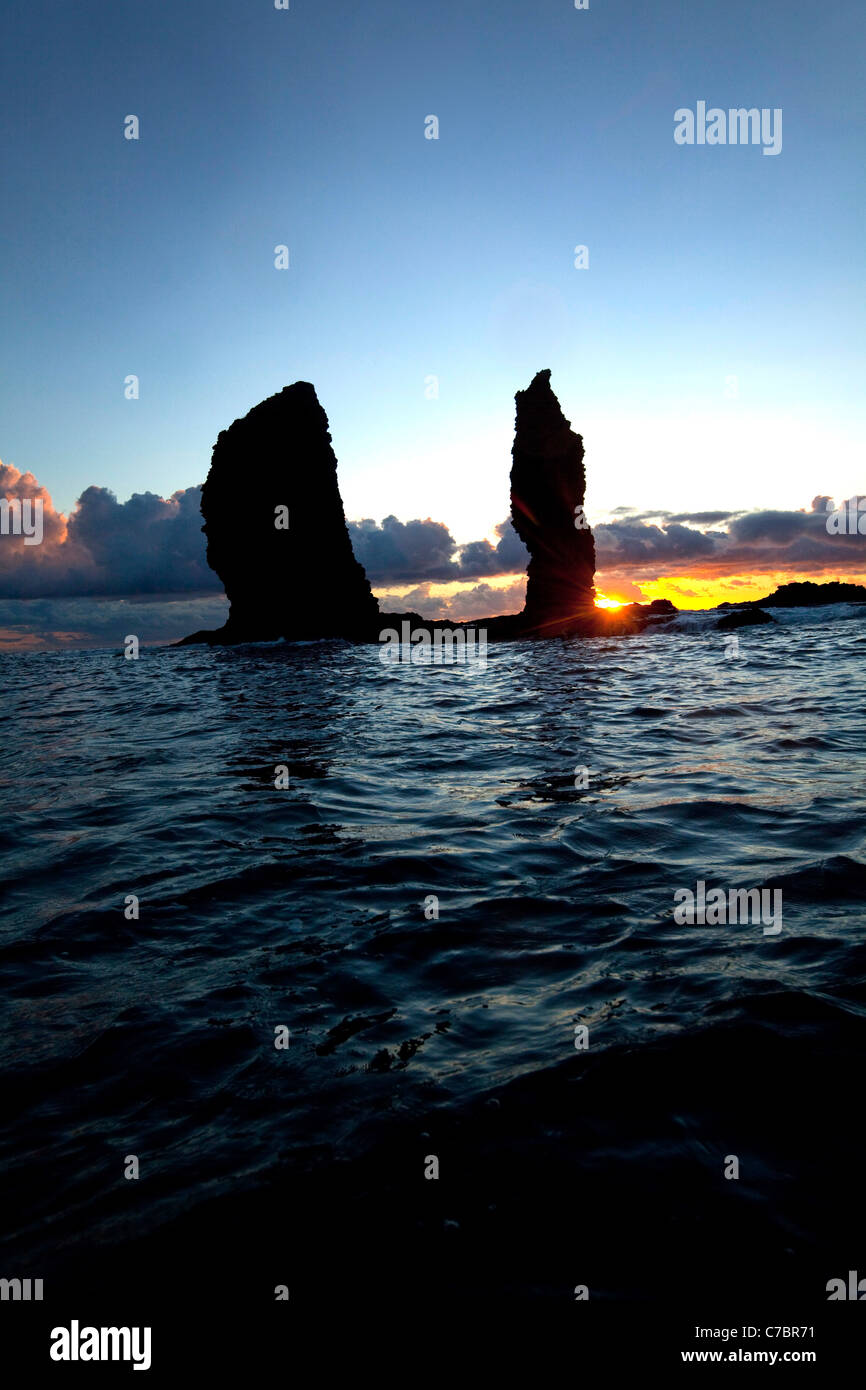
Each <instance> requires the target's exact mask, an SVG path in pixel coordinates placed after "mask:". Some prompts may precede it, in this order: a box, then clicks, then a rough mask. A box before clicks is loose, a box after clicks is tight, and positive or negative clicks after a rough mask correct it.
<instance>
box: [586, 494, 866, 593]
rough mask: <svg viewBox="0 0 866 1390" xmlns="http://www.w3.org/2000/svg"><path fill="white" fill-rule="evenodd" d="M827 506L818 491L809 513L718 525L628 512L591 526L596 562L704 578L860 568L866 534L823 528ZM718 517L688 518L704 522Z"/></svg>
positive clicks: (735, 518) (770, 514) (750, 516)
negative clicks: (652, 518) (687, 523)
mask: <svg viewBox="0 0 866 1390" xmlns="http://www.w3.org/2000/svg"><path fill="white" fill-rule="evenodd" d="M828 504H829V506H828ZM841 505H842V504H841V503H840V506H841ZM832 506H833V503H832V499H830V498H829V497H826V496H824V495H823V494H822V495H820V496H818V497H815V498H814V499H813V501H812V507H811V509H810V510H809V511H805V510H803V511H781V510H772V509H770V510H766V511H759V512H729V513H727V514H724V515H726V517H727V529H726V530H723V531H722V530H697V529H695V528H694V527H691V526H684V525H682V524H680V522H678V521H676V520H674V516H675V514H674V513H670V514H668V519H667V520H665V521H663V522H662V524H661V525H659V524H658V518H659V516H660V514H659V513H655V514H654V516H655V521H654V522H653V523H652V524H650V523H649V522H646V521H643V520H641V519H640V518H639V517H637V516H629V517H628V518H627V519H625V520H622V521H620V520H617V521H611V522H609V523H607V524H605V525H601V526H597V527H595V528H594V534H595V545H596V553H597V556H598V567H599V569H600V570H601V569H605V570H610V571H613V570H616V572H617V574H626V573H627V574H630V575H631V576H632V578H635V579H642V580H651V579H657V578H658V577H659V575H661V574H676V573H678V572H679V573H683V572H686V571H690V572H692V573H694V574H695V576H696V577H697V576H701V577H704V578H711V577H713V578H714V577H718V576H720V575H724V574H736V573H752V574H755V573H772V572H779V571H797V572H804V571H805V572H809V573H814V574H824V573H827V572H839V573H843V572H845V571H851V572H858V573H859V572H862V571H864V570H866V535H860V534H859V533H856V532H855V533H854V534H850V535H849V534H845V533H842V534H835V533H832V532H828V530H827V518H828V515H829V512H830V510H832ZM676 515H683V514H676ZM718 515H719V513H716V512H706V513H693V514H692V517H693V520H697V518H698V517H700V516H703V517H704V518H706V519H707V520H709V519H710V518H713V519H715V518H716V517H717V516H718Z"/></svg>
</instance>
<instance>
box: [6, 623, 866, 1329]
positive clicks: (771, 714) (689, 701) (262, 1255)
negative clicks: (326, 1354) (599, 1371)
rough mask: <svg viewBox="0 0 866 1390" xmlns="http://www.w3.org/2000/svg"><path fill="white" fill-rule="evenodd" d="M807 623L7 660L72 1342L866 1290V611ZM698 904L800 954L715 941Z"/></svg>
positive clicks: (15, 951) (731, 936)
mask: <svg viewBox="0 0 866 1390" xmlns="http://www.w3.org/2000/svg"><path fill="white" fill-rule="evenodd" d="M777 617H778V618H779V620H780V621H779V624H778V625H777V626H774V627H772V628H770V627H766V628H755V629H751V630H750V629H748V628H747V629H744V630H743V631H741V632H740V634H739V648H740V654H739V656H738V657H731V656H729V655H728V656H726V654H725V652H726V640H727V637H728V636H729V635H728V634H724V635H723V634H720V633H717V632H715V631H713V630H712V622H713V621H714V619H713V618H712V617H708V616H706V615H704V616H701V615H687V616H685V617H683V618H681V619H679V620H678V622H677V624H676V625H675V626H674V627H673V628H672V629H669V630H668V631H666V632H663V633H662V632H656V633H652V634H647V635H645V636H642V637H631V638H610V639H601V638H600V639H596V640H591V641H587V640H584V641H579V640H575V641H549V642H539V643H534V644H530V643H515V644H502V645H500V646H492V647H490V648H489V649H488V653H487V664H486V669H481V668H480V667H479V666H478V665H477V664H468V665H460V664H454V665H447V664H446V665H431V666H414V665H411V664H408V663H407V664H403V665H391V666H385V665H383V664H382V662H381V661H380V660H379V659H378V651H377V650H376V649H374V648H364V647H351V646H348V645H344V644H341V643H315V644H308V645H299V646H286V645H275V646H255V647H245V648H235V649H227V650H210V649H207V648H203V647H202V648H198V647H191V648H181V649H149V650H143V651H142V653H141V656H140V659H139V660H138V661H128V660H124V659H123V657H122V656H121V655H119V654H118V653H116V652H83V653H82V652H70V653H46V654H34V655H18V656H15V657H9V658H4V659H3V660H2V667H0V681H2V686H3V690H4V700H3V706H2V716H0V717H2V722H3V730H4V748H5V754H6V756H5V757H4V760H3V774H2V778H3V786H2V797H3V806H4V815H3V819H2V827H0V847H2V865H0V872H2V888H3V891H2V913H0V963H2V981H3V1018H4V1028H3V1043H2V1046H3V1057H2V1068H0V1095H2V1115H3V1121H4V1123H3V1133H2V1143H0V1162H2V1183H0V1193H2V1196H0V1203H2V1228H3V1237H4V1243H3V1253H2V1263H3V1269H2V1270H0V1273H8V1272H14V1273H18V1274H22V1275H32V1276H33V1277H37V1276H42V1277H44V1278H45V1279H46V1280H48V1281H51V1280H53V1281H54V1283H53V1288H54V1290H55V1292H56V1300H55V1304H54V1307H55V1308H57V1309H58V1311H59V1312H61V1313H62V1314H63V1316H64V1317H66V1316H68V1315H69V1314H70V1312H71V1314H72V1315H75V1314H76V1308H75V1307H74V1306H72V1304H70V1303H69V1300H70V1299H72V1303H74V1298H73V1293H74V1291H75V1290H80V1289H87V1290H89V1296H90V1297H91V1298H92V1299H94V1300H96V1301H97V1302H98V1300H99V1298H108V1297H109V1295H110V1292H111V1290H115V1291H116V1289H117V1288H118V1287H122V1288H125V1289H127V1290H134V1291H135V1297H136V1298H138V1299H139V1300H141V1299H142V1298H145V1296H146V1290H147V1289H148V1288H149V1289H150V1290H151V1291H153V1290H154V1289H156V1287H157V1286H158V1287H159V1289H160V1291H161V1293H163V1294H164V1295H169V1296H171V1297H175V1296H177V1297H179V1298H182V1297H183V1296H184V1293H183V1291H184V1289H186V1290H187V1291H189V1290H190V1289H191V1288H192V1287H193V1285H195V1286H196V1287H197V1289H198V1290H199V1292H201V1290H202V1288H203V1287H204V1288H208V1287H210V1288H211V1289H214V1288H216V1287H217V1286H221V1287H223V1288H224V1287H225V1286H226V1284H227V1283H228V1284H229V1285H230V1286H231V1287H232V1289H233V1293H234V1295H235V1296H238V1297H239V1296H240V1294H241V1291H242V1292H243V1295H244V1297H246V1298H247V1299H248V1300H250V1301H252V1302H253V1303H255V1301H256V1300H257V1299H265V1300H273V1297H274V1294H273V1290H274V1287H275V1286H276V1285H278V1284H285V1285H286V1286H287V1287H288V1288H289V1290H290V1298H291V1305H290V1306H291V1307H292V1309H293V1310H297V1309H299V1308H300V1309H304V1308H307V1309H315V1308H320V1309H321V1308H324V1307H332V1308H333V1307H338V1306H340V1305H341V1304H345V1303H346V1301H348V1302H350V1303H351V1304H353V1305H355V1304H357V1303H358V1302H359V1301H360V1300H363V1299H364V1298H369V1299H370V1300H371V1302H372V1304H373V1305H374V1306H376V1305H378V1306H380V1307H387V1306H389V1305H390V1304H391V1303H392V1302H393V1301H395V1300H397V1299H400V1298H401V1297H402V1298H404V1299H405V1298H409V1299H414V1300H415V1301H416V1303H418V1302H420V1303H421V1304H422V1305H423V1306H426V1305H425V1303H424V1300H429V1299H432V1298H434V1297H435V1298H437V1299H438V1301H439V1303H440V1304H444V1305H445V1306H454V1307H458V1306H463V1305H465V1306H469V1307H475V1306H480V1305H482V1304H490V1303H493V1304H499V1305H502V1306H510V1305H512V1304H514V1305H516V1306H527V1305H528V1304H534V1303H541V1304H560V1303H561V1304H563V1305H566V1304H568V1305H570V1306H571V1307H572V1308H573V1305H574V1299H575V1293H574V1290H575V1289H576V1288H577V1287H579V1286H581V1285H586V1286H587V1289H588V1292H589V1297H590V1300H595V1301H596V1302H600V1303H613V1304H620V1303H622V1304H627V1303H629V1302H634V1303H641V1302H650V1303H652V1302H657V1303H660V1304H664V1305H665V1306H666V1307H667V1309H668V1314H669V1315H670V1316H674V1312H672V1311H671V1310H672V1309H673V1310H675V1309H676V1307H677V1300H678V1299H682V1298H683V1297H684V1296H685V1295H684V1291H685V1290H688V1292H689V1295H690V1296H692V1297H697V1296H699V1297H701V1298H703V1299H704V1300H705V1302H706V1305H707V1307H708V1308H710V1307H713V1306H718V1300H720V1299H723V1298H725V1297H727V1298H732V1297H734V1296H735V1297H736V1301H737V1302H738V1303H739V1302H742V1305H743V1306H744V1307H747V1308H752V1309H755V1310H759V1309H762V1308H764V1307H765V1306H767V1300H768V1299H772V1298H774V1297H778V1298H779V1299H780V1300H782V1302H785V1306H787V1307H788V1308H789V1309H790V1308H793V1307H795V1306H796V1307H800V1306H802V1307H804V1308H806V1309H809V1308H812V1307H814V1309H815V1311H816V1313H817V1312H818V1311H819V1310H820V1309H821V1308H822V1307H823V1306H824V1305H825V1303H826V1298H827V1295H826V1292H825V1286H826V1283H827V1281H828V1280H829V1279H830V1278H833V1277H836V1276H844V1277H847V1272H848V1271H849V1270H850V1269H855V1268H858V1261H859V1268H860V1272H861V1274H862V1275H866V1245H864V1239H863V1236H864V1230H863V1203H862V1175H863V1169H864V1162H863V1161H864V1143H863V1138H862V1135H861V1133H860V1131H861V1130H862V1124H859V1123H858V1121H859V1120H860V1118H861V1114H860V1112H861V1111H862V1087H863V1070H862V1067H863V1056H864V1003H866V988H864V920H866V919H864V886H866V853H864V850H866V790H864V759H863V711H864V704H866V701H864V694H866V674H864V669H866V668H864V662H863V657H864V651H866V613H864V611H863V609H860V610H858V609H856V608H843V607H839V608H836V609H833V610H824V611H820V610H808V611H799V612H780V613H778V614H777ZM281 766H287V767H288V769H289V774H290V784H289V786H288V788H279V789H278V788H277V787H276V786H275V769H277V768H278V767H281ZM580 768H585V769H586V774H585V776H581V774H580V773H579V771H576V770H577V769H580ZM584 784H585V785H584ZM699 880H701V881H704V882H705V883H706V885H707V888H708V889H709V888H710V887H715V886H721V887H723V888H724V889H725V890H728V889H729V888H732V887H733V888H739V887H743V888H752V887H763V888H769V889H771V890H776V889H778V890H781V893H782V902H783V921H782V931H781V932H780V933H778V934H776V935H766V934H765V933H764V931H763V928H762V925H761V923H759V922H758V923H752V922H747V923H737V924H723V925H680V924H678V923H677V922H676V921H675V920H674V894H675V892H676V890H678V889H686V888H691V889H694V888H695V886H696V884H697V882H698V881H699ZM129 895H134V896H135V897H136V898H137V899H138V902H139V916H138V918H137V920H135V919H132V920H129V919H128V917H127V915H125V903H126V900H127V898H128V896H129ZM434 899H435V901H434ZM281 1026H284V1027H287V1028H288V1029H289V1030H290V1034H289V1042H288V1046H287V1047H285V1048H282V1049H277V1048H276V1047H275V1038H276V1036H277V1035H276V1032H275V1030H276V1029H277V1028H279V1027H281ZM580 1026H583V1027H586V1028H587V1029H588V1030H589V1031H588V1046H586V1047H585V1048H582V1049H579V1048H578V1047H577V1046H576V1040H577V1037H578V1035H576V1032H575V1029H576V1027H580ZM131 1155H135V1156H136V1157H137V1158H138V1161H139V1165H140V1176H139V1178H138V1179H127V1178H125V1177H124V1171H125V1168H126V1167H127V1162H128V1158H129V1156H131ZM731 1157H734V1158H736V1159H737V1161H738V1164H739V1176H738V1177H737V1178H731V1177H727V1178H726V1177H725V1169H726V1166H728V1167H729V1166H730V1164H729V1160H730V1158H731ZM433 1158H435V1159H436V1160H437V1162H438V1168H439V1176H438V1178H432V1177H425V1171H429V1170H430V1169H431V1163H430V1160H431V1159H433ZM349 1291H350V1292H349ZM64 1299H65V1300H66V1301H65V1302H64ZM714 1300H715V1302H714ZM137 1306H138V1305H137ZM127 1320H129V1319H128V1317H127ZM801 1320H802V1319H801Z"/></svg>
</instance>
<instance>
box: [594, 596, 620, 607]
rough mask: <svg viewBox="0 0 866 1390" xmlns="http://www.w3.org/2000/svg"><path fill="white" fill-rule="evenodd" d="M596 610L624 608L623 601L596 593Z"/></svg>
mask: <svg viewBox="0 0 866 1390" xmlns="http://www.w3.org/2000/svg"><path fill="white" fill-rule="evenodd" d="M595 606H596V608H622V601H621V599H618V598H608V597H607V596H606V595H605V594H599V593H596V596H595Z"/></svg>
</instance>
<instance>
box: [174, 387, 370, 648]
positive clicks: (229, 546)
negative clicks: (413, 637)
mask: <svg viewBox="0 0 866 1390" xmlns="http://www.w3.org/2000/svg"><path fill="white" fill-rule="evenodd" d="M285 509H288V526H286V525H285V524H284V523H285V522H286V512H285ZM201 510H202V516H203V517H204V520H205V524H204V526H203V527H202V530H203V531H204V532H205V534H206V536H207V542H208V544H207V560H208V564H209V565H210V567H211V569H213V570H216V573H217V574H218V575H219V577H220V579H221V580H222V581H223V584H224V585H225V591H226V597H227V598H228V600H229V602H230V604H231V610H230V613H229V618H228V621H227V623H226V625H225V627H224V628H222V629H221V630H220V631H219V632H216V633H210V634H196V636H197V637H199V638H200V639H201V638H202V637H206V638H207V639H208V640H211V641H217V642H239V641H240V642H255V641H273V640H275V639H277V638H280V637H283V638H288V639H294V640H304V639H313V638H318V637H349V638H362V639H363V638H370V637H371V636H375V634H376V632H377V631H378V627H379V605H378V603H377V602H376V599H375V598H374V597H373V594H372V592H371V590H370V585H369V582H368V580H367V577H366V575H365V573H364V570H363V567H362V566H361V565H359V564H358V561H357V560H356V559H355V557H354V555H353V553H352V542H351V540H350V539H349V532H348V529H347V527H346V517H345V514H344V512H343V502H342V499H341V497H340V489H339V486H338V484H337V460H336V458H335V456H334V450H333V449H332V447H331V436H330V433H329V431H328V417H327V415H326V414H325V412H324V410H323V409H322V407H321V405H320V404H319V401H318V398H317V396H316V392H315V389H314V387H313V386H312V385H311V384H310V383H309V382H308V381H296V382H295V384H294V385H293V386H286V387H284V389H283V390H282V391H280V392H279V393H278V394H277V395H275V396H270V397H268V399H267V400H265V401H262V402H261V404H260V405H257V406H254V407H253V409H252V410H251V411H250V412H249V414H248V415H245V416H244V417H243V419H241V420H235V422H234V424H233V425H231V426H230V427H229V428H228V429H227V430H222V431H221V432H220V435H219V438H218V439H217V442H216V444H215V445H214V450H213V457H212V459H211V466H210V472H209V473H208V476H207V480H206V481H205V484H204V486H203V488H202V494H201Z"/></svg>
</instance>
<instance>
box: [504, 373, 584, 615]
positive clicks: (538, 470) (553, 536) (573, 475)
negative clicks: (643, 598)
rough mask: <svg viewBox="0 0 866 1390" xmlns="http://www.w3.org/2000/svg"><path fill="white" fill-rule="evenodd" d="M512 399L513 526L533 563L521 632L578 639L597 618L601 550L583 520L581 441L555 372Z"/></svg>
mask: <svg viewBox="0 0 866 1390" xmlns="http://www.w3.org/2000/svg"><path fill="white" fill-rule="evenodd" d="M514 399H515V402H516V405H517V418H516V422H515V433H514V448H513V449H512V451H511V453H512V458H513V460H514V462H513V464H512V468H511V519H512V522H513V523H514V529H515V531H516V532H517V534H518V535H519V536H520V539H521V540H522V541H523V543H524V545H525V546H526V548H527V550H528V551H529V554H530V557H531V558H530V561H529V566H528V569H527V585H526V604H525V607H524V609H523V612H522V613H521V614H520V622H521V627H522V628H523V630H524V632H527V633H532V634H533V635H535V636H549V635H553V634H554V633H557V632H565V631H569V630H573V631H578V630H580V628H581V627H583V626H584V625H585V623H586V621H587V620H591V621H592V623H593V624H595V623H596V622H597V618H598V610H597V609H596V608H595V606H594V601H595V589H594V587H593V582H592V581H593V575H594V573H595V544H594V542H593V539H592V532H591V530H590V529H589V523H588V522H587V521H586V520H585V517H584V515H583V500H584V495H585V492H586V476H585V473H584V468H583V439H582V438H581V436H580V435H579V434H575V433H574V431H573V430H572V428H571V423H570V421H568V420H566V418H565V416H564V415H563V413H562V410H561V409H560V405H559V401H558V400H557V399H556V396H555V395H554V394H553V391H552V390H551V389H550V372H549V371H544V372H538V374H537V375H536V376H535V377H534V378H533V380H532V383H531V384H530V386H529V387H528V388H527V389H526V390H525V391H518V392H517V395H516V396H515V398H514ZM576 522H577V525H576V524H575V523H576Z"/></svg>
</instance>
